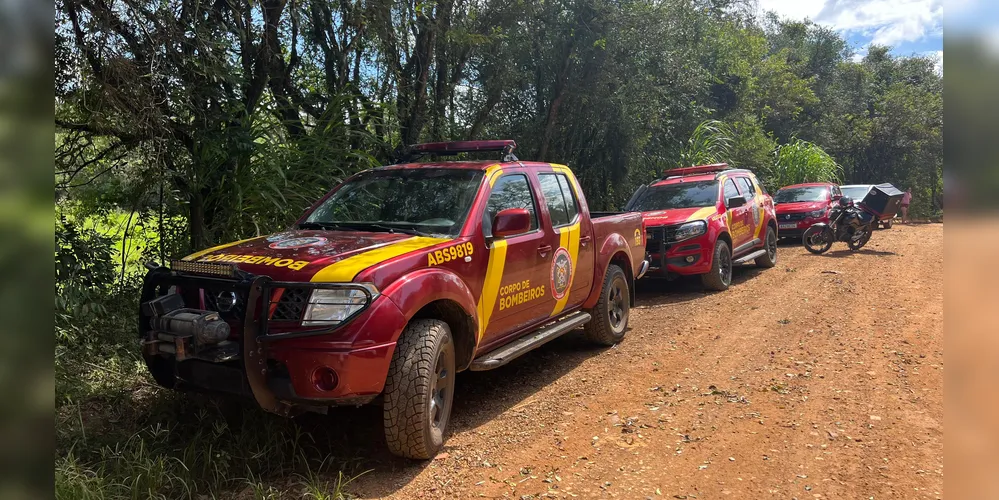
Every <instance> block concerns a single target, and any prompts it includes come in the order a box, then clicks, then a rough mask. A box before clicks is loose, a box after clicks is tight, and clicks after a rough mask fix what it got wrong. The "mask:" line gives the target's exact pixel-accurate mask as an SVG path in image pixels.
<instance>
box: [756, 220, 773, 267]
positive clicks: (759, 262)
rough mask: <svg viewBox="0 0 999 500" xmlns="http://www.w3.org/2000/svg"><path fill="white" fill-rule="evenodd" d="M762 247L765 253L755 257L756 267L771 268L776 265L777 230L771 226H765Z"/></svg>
mask: <svg viewBox="0 0 999 500" xmlns="http://www.w3.org/2000/svg"><path fill="white" fill-rule="evenodd" d="M764 245H765V246H764V248H765V249H766V251H767V253H765V254H763V255H761V256H759V257H757V258H756V260H755V261H753V262H755V263H756V267H763V268H767V269H769V268H771V267H774V266H776V265H777V231H776V230H774V228H773V226H767V236H766V241H764Z"/></svg>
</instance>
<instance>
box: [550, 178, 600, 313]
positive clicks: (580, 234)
mask: <svg viewBox="0 0 999 500" xmlns="http://www.w3.org/2000/svg"><path fill="white" fill-rule="evenodd" d="M537 176H538V185H539V186H540V187H541V196H542V198H543V199H544V200H545V203H544V206H545V217H544V224H545V226H546V227H545V230H546V232H547V231H549V230H550V231H551V234H552V238H551V242H552V243H551V245H552V248H553V249H554V253H553V255H552V260H551V262H550V268H549V270H548V282H549V287H550V288H551V293H550V294H548V296H547V297H546V299H547V300H548V304H549V306H550V307H551V309H550V310H549V311H548V316H557V315H559V314H561V313H562V312H563V311H565V310H566V309H571V308H573V307H575V306H577V305H579V304H581V303H582V302H583V301H584V300H585V299H586V296H587V295H589V291H590V287H591V285H592V280H593V259H594V254H593V245H594V243H593V226H592V225H591V224H590V223H589V220H588V219H586V214H584V213H582V211H581V210H580V207H579V198H580V197H579V189H578V187H577V186H576V185H575V183H574V182H573V180H571V179H570V177H569V175H568V174H567V173H565V172H562V171H559V170H556V171H554V172H551V173H549V172H538V173H537ZM584 219H586V220H584Z"/></svg>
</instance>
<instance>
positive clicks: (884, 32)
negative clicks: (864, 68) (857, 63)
mask: <svg viewBox="0 0 999 500" xmlns="http://www.w3.org/2000/svg"><path fill="white" fill-rule="evenodd" d="M961 2H964V3H968V4H972V3H976V0H961V1H955V2H954V3H961ZM759 5H760V8H761V9H763V10H770V11H774V12H776V13H778V14H779V15H780V16H781V17H787V18H791V19H804V18H808V19H811V20H812V21H814V22H815V23H817V24H820V25H823V26H827V27H829V28H832V29H834V30H836V31H838V32H839V33H840V34H841V35H842V36H843V37H844V38H845V39H846V41H847V42H848V43H849V45H850V48H851V49H853V50H854V52H855V54H856V56H855V57H856V58H858V59H859V58H861V57H863V56H864V54H866V53H867V47H868V46H869V45H871V44H878V45H889V46H891V47H893V48H894V50H893V52H894V53H895V54H897V55H900V56H910V55H914V54H915V55H925V56H930V57H933V58H935V59H936V60H937V61H938V67H939V68H941V69H942V66H943V24H944V22H943V21H944V20H943V0H759Z"/></svg>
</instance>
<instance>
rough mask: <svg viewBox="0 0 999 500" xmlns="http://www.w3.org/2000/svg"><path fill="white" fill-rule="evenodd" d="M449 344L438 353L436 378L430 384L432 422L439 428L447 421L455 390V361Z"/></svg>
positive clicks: (435, 368)
mask: <svg viewBox="0 0 999 500" xmlns="http://www.w3.org/2000/svg"><path fill="white" fill-rule="evenodd" d="M448 347H449V346H443V347H442V348H441V351H440V352H439V353H438V354H437V363H436V364H435V366H434V380H433V383H432V384H431V386H430V423H431V425H433V426H434V427H436V428H438V429H442V428H443V424H444V423H446V422H447V415H448V410H449V409H450V408H449V406H450V405H451V391H452V390H454V370H453V369H452V368H451V367H452V366H454V362H453V359H452V356H451V349H449V348H448Z"/></svg>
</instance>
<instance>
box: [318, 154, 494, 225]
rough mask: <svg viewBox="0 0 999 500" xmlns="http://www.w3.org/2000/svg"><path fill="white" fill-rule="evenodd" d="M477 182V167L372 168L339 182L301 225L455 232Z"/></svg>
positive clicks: (468, 206)
mask: <svg viewBox="0 0 999 500" xmlns="http://www.w3.org/2000/svg"><path fill="white" fill-rule="evenodd" d="M481 180H482V172H481V171H478V170H467V169H424V168H419V169H389V170H373V171H371V172H367V173H364V174H361V175H360V176H358V177H355V178H353V179H351V180H349V181H347V182H346V183H344V184H343V185H341V186H340V188H339V189H337V190H336V192H335V193H333V195H332V196H330V197H329V198H327V199H326V200H325V201H324V202H323V203H322V204H321V205H320V206H319V207H317V208H316V210H315V211H313V212H312V213H311V214H309V216H308V218H306V219H305V222H304V223H303V224H302V226H303V227H309V226H316V227H320V228H325V229H341V230H363V231H400V232H410V233H414V234H428V235H434V236H457V235H458V233H459V232H460V231H461V227H462V225H463V224H464V222H465V218H466V217H468V212H469V209H470V207H471V205H472V201H473V200H474V199H475V194H476V193H477V192H478V188H479V183H480V181H481Z"/></svg>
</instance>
